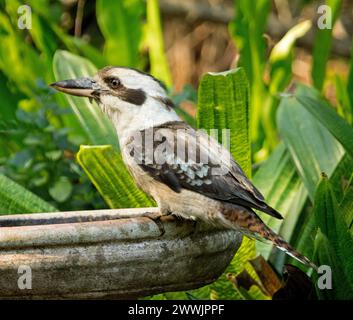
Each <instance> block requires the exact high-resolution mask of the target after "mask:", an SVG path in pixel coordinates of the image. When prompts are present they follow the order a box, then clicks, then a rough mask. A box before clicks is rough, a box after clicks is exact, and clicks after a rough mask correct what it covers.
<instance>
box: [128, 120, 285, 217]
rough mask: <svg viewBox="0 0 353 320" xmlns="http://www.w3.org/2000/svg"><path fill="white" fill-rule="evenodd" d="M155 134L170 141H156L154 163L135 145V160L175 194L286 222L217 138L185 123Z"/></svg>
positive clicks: (169, 125)
mask: <svg viewBox="0 0 353 320" xmlns="http://www.w3.org/2000/svg"><path fill="white" fill-rule="evenodd" d="M153 130H154V132H157V131H156V130H158V131H159V130H160V131H162V132H159V134H160V138H161V136H163V137H164V136H166V137H167V138H161V139H157V141H155V139H154V141H153V157H154V159H151V158H148V157H147V156H146V152H145V151H142V152H141V148H140V149H139V148H135V147H134V146H133V144H134V142H133V141H131V142H130V144H131V145H130V148H132V149H133V150H134V155H133V156H134V157H135V159H139V161H138V164H139V165H140V167H141V168H142V169H143V170H144V171H145V172H146V173H148V174H150V175H151V176H153V178H155V179H157V180H159V181H160V182H163V183H165V184H166V185H168V186H169V187H170V188H171V189H172V190H174V191H175V192H180V191H181V190H182V189H183V188H184V189H187V190H191V191H194V192H198V193H200V194H203V195H205V196H207V197H210V198H213V199H216V200H221V201H226V202H230V203H234V204H238V205H242V206H244V207H251V208H254V209H258V210H260V211H263V212H265V213H267V214H269V215H271V216H274V217H276V218H279V219H282V216H281V215H280V214H279V213H278V212H277V211H276V210H275V209H273V208H271V207H270V206H268V205H267V204H266V203H265V202H264V198H263V196H262V194H261V193H260V192H259V191H258V190H257V189H256V187H255V186H254V185H253V184H252V183H251V182H250V181H249V180H248V179H247V178H246V176H245V174H244V172H243V171H242V169H241V168H240V166H239V165H238V164H237V163H236V161H235V160H234V159H233V157H232V156H231V155H230V153H229V151H228V150H226V149H225V148H224V147H222V146H221V145H220V144H219V143H218V142H217V141H215V140H214V139H213V138H211V137H209V136H208V135H207V134H204V133H202V132H199V131H198V132H196V131H195V130H194V129H192V128H191V127H190V126H189V125H187V124H186V123H184V122H176V123H169V124H167V125H164V126H163V127H159V128H154V129H153ZM143 133H145V132H143ZM177 145H178V146H180V145H181V146H185V148H184V150H185V153H184V154H183V152H181V153H180V149H178V148H177ZM146 148H147V147H146ZM136 150H140V152H139V151H136ZM182 150H183V149H182ZM149 154H152V153H151V152H149ZM181 154H182V155H181ZM200 154H203V155H207V158H208V159H206V161H204V160H205V157H203V158H202V159H200V157H202V156H200ZM131 155H132V154H131ZM156 160H158V161H156Z"/></svg>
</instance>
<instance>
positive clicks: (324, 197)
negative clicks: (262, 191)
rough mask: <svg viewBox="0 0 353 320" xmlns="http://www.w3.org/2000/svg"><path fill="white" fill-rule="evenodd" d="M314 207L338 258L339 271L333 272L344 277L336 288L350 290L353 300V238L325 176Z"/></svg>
mask: <svg viewBox="0 0 353 320" xmlns="http://www.w3.org/2000/svg"><path fill="white" fill-rule="evenodd" d="M314 205H315V206H314V214H315V219H316V224H317V226H318V227H319V228H320V231H321V232H322V233H323V234H324V235H325V236H326V238H327V240H328V241H329V243H330V246H332V249H333V251H334V252H335V255H336V256H337V259H336V264H337V269H336V270H333V272H336V273H341V277H344V279H343V280H344V281H343V282H344V283H335V285H336V288H337V286H342V288H344V287H348V288H350V290H346V292H345V296H346V299H347V298H348V299H349V298H353V274H352V272H351V271H352V269H353V251H352V248H353V237H352V235H351V234H350V232H349V229H348V226H347V224H346V222H345V221H344V215H343V213H342V211H341V209H340V207H339V206H338V202H337V199H336V197H335V196H334V193H333V191H332V188H331V185H330V183H329V180H328V179H327V177H326V176H323V178H322V180H321V183H320V184H319V186H318V188H317V191H316V194H315V202H314ZM318 250H320V248H319V249H318ZM342 288H340V289H342ZM349 293H350V295H349V296H348V295H347V294H349ZM342 297H343V296H341V298H342Z"/></svg>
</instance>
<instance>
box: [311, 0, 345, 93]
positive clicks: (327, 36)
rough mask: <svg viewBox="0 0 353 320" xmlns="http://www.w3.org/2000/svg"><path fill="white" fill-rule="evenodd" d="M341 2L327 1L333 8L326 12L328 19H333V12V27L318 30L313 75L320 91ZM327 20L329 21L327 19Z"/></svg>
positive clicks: (339, 0)
mask: <svg viewBox="0 0 353 320" xmlns="http://www.w3.org/2000/svg"><path fill="white" fill-rule="evenodd" d="M341 3H342V1H341V0H327V1H326V4H327V6H328V7H329V8H330V10H331V12H326V16H327V17H328V18H327V19H331V15H330V14H331V13H332V21H331V22H332V28H324V29H318V30H317V31H316V36H315V43H314V50H313V67H312V71H311V76H312V79H313V82H314V86H315V87H316V88H317V89H318V90H320V91H321V90H322V88H323V85H324V81H325V75H326V63H327V60H328V58H329V56H330V51H331V45H332V30H333V26H334V24H335V22H336V20H337V17H338V15H339V11H340V9H341ZM325 22H326V23H327V21H325Z"/></svg>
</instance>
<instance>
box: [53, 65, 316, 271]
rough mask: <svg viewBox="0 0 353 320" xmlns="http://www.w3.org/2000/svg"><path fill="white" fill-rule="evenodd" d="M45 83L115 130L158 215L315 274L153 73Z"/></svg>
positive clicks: (109, 72) (109, 70)
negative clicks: (237, 237) (234, 235)
mask: <svg viewBox="0 0 353 320" xmlns="http://www.w3.org/2000/svg"><path fill="white" fill-rule="evenodd" d="M51 86H52V87H54V88H55V89H57V90H59V91H62V92H64V93H67V94H71V95H75V96H81V97H88V98H90V99H93V100H95V101H96V102H97V103H98V105H99V106H100V108H101V110H102V111H103V112H104V113H105V114H106V115H107V116H108V117H109V119H110V120H111V122H112V123H113V125H114V127H115V128H116V130H117V134H118V137H119V144H120V148H121V152H122V156H123V159H124V162H125V164H126V166H127V167H128V169H129V171H130V173H131V175H132V176H133V178H134V179H135V181H136V183H137V185H138V186H139V187H140V188H141V189H142V190H143V191H145V192H146V193H147V194H149V195H150V196H151V197H153V198H154V199H155V200H156V202H157V204H158V206H159V208H160V211H161V214H163V215H164V214H165V215H167V214H170V213H172V214H174V215H178V216H181V217H183V218H186V219H196V220H202V221H205V222H207V223H212V224H214V225H217V226H222V227H225V228H231V229H235V230H238V231H241V232H242V233H244V234H246V235H248V236H252V237H255V238H264V239H266V240H269V241H271V242H272V243H273V244H274V245H275V246H276V247H278V248H279V249H281V250H283V251H284V252H286V253H287V254H289V255H290V256H292V257H293V258H295V259H297V260H299V261H300V262H302V263H304V264H305V265H307V266H309V267H312V268H315V269H316V266H315V265H314V264H313V263H312V262H311V261H310V260H309V259H308V258H306V257H304V256H303V255H301V254H300V253H298V252H297V251H296V250H294V249H293V248H292V247H291V246H290V245H289V244H288V243H287V242H286V241H284V240H283V239H282V238H281V237H280V236H278V235H277V234H276V233H274V232H273V231H272V230H271V229H270V228H268V227H267V226H266V225H265V224H264V223H263V222H262V220H261V219H260V218H259V217H258V215H257V214H256V213H255V212H254V211H253V209H256V210H259V211H262V212H265V213H267V214H269V215H271V216H273V217H276V218H279V219H282V216H281V215H280V214H279V213H278V212H277V211H276V210H275V209H273V208H271V207H270V206H269V205H267V204H266V202H265V200H264V198H263V196H262V194H261V193H260V192H259V191H258V190H257V189H256V188H255V186H254V185H253V184H252V183H251V182H250V181H249V180H248V179H247V177H246V176H245V174H244V172H243V171H242V169H241V168H240V166H239V165H238V164H237V162H236V161H235V160H234V159H233V157H232V156H231V155H230V153H229V151H228V150H227V149H226V148H224V147H223V146H221V145H220V144H219V143H218V142H217V141H216V140H215V139H212V138H210V137H209V136H208V135H207V134H206V133H204V132H200V131H196V130H194V129H193V128H192V127H191V126H190V125H188V124H187V123H185V122H184V121H182V120H181V119H180V118H179V116H178V115H177V113H176V112H175V110H174V106H173V103H172V101H171V100H170V99H169V98H168V96H167V93H166V90H165V87H164V86H163V84H162V83H161V82H160V81H158V80H157V79H155V78H154V77H153V76H151V75H149V74H146V73H143V72H141V71H138V70H135V69H130V68H125V67H105V68H104V69H102V70H100V71H99V72H98V73H97V74H96V75H95V76H94V77H92V78H79V79H71V80H63V81H59V82H56V83H53V84H52V85H51Z"/></svg>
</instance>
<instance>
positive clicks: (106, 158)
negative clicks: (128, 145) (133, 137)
mask: <svg viewBox="0 0 353 320" xmlns="http://www.w3.org/2000/svg"><path fill="white" fill-rule="evenodd" d="M77 160H78V162H79V164H80V165H81V167H82V168H83V169H84V171H85V172H86V174H87V175H88V177H89V178H90V180H91V181H92V183H93V184H94V185H95V187H96V188H97V190H98V191H99V193H100V194H101V196H102V197H103V199H104V200H105V202H106V203H107V204H108V205H109V207H110V208H137V207H151V206H155V203H154V201H152V200H151V199H150V198H149V197H148V196H147V195H146V194H145V193H143V192H142V191H141V190H140V189H138V188H137V186H136V185H135V183H134V181H133V180H132V177H131V176H130V174H129V172H128V171H127V169H126V167H125V164H124V162H123V160H122V158H121V155H120V153H119V152H117V151H115V150H114V149H113V148H112V147H111V146H91V147H89V146H81V148H80V151H79V153H78V154H77Z"/></svg>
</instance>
